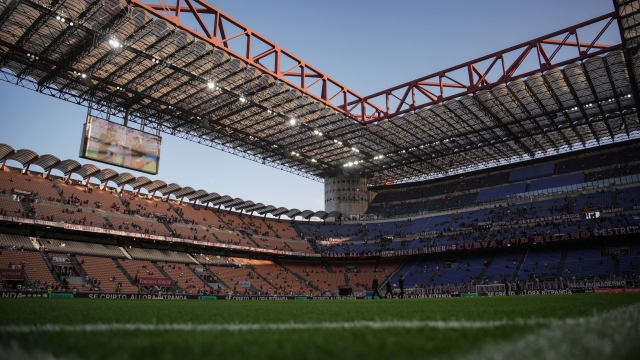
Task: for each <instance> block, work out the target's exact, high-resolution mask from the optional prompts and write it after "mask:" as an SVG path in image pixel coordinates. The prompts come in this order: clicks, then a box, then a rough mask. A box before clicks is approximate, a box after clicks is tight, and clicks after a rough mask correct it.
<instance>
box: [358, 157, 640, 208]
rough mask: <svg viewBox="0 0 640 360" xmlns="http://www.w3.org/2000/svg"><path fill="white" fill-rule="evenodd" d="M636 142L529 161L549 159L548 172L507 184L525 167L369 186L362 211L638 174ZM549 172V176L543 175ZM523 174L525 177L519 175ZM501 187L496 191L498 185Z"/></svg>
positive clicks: (449, 204) (460, 203)
mask: <svg viewBox="0 0 640 360" xmlns="http://www.w3.org/2000/svg"><path fill="white" fill-rule="evenodd" d="M638 162H640V146H638V145H634V146H630V147H626V148H619V149H613V150H608V151H604V152H598V153H596V154H587V155H582V156H576V157H573V158H570V159H566V160H561V161H558V162H557V163H548V164H541V165H533V166H530V167H529V168H530V169H532V170H535V168H536V167H540V166H543V167H544V165H552V168H555V171H552V173H550V174H546V173H541V174H538V175H539V176H538V178H539V179H538V180H536V177H535V176H530V177H522V176H520V177H518V179H521V180H522V182H519V183H515V184H510V181H509V178H510V174H513V173H514V172H526V170H527V169H528V168H518V169H515V170H512V171H500V172H495V173H488V174H482V175H475V176H470V177H464V176H463V177H461V178H459V179H452V180H431V181H429V182H426V183H424V185H418V186H416V185H413V186H407V187H406V188H399V189H393V190H385V189H381V188H378V189H375V188H374V191H378V193H377V195H376V197H375V198H374V199H373V201H372V203H371V204H370V205H369V208H368V210H367V214H371V215H384V216H387V217H397V216H400V215H408V214H425V213H427V212H434V211H441V210H444V209H459V208H464V207H466V206H470V205H473V204H475V203H477V202H482V201H493V200H496V199H498V198H501V197H506V196H510V195H513V194H517V193H522V192H527V191H538V190H545V189H551V188H557V187H562V186H569V185H574V184H580V183H583V182H591V181H598V180H602V179H612V178H617V177H621V176H627V175H634V174H640V164H639V163H638ZM549 175H551V177H548V176H549ZM524 180H529V181H524ZM502 188H504V189H503V190H502V191H501V189H502Z"/></svg>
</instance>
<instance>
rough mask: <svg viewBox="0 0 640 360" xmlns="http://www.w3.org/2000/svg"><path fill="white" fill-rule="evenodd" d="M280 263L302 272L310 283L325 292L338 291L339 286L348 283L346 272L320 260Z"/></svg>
mask: <svg viewBox="0 0 640 360" xmlns="http://www.w3.org/2000/svg"><path fill="white" fill-rule="evenodd" d="M280 263H281V264H282V265H283V266H285V267H286V268H287V269H289V270H291V271H293V272H295V273H297V274H300V275H301V276H302V277H303V278H305V279H307V280H308V281H309V283H310V285H313V286H315V287H317V288H318V289H320V291H321V292H323V293H326V292H330V293H336V292H337V289H338V287H339V286H341V285H346V281H345V277H344V273H339V272H337V271H335V270H333V269H332V268H331V266H329V265H323V264H322V263H320V262H296V261H282V262H280Z"/></svg>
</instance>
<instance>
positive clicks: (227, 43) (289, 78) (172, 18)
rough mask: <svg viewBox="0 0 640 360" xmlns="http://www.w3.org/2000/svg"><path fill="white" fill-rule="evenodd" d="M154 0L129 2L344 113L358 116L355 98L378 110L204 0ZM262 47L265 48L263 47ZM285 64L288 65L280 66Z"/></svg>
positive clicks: (359, 117)
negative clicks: (188, 19) (193, 24)
mask: <svg viewBox="0 0 640 360" xmlns="http://www.w3.org/2000/svg"><path fill="white" fill-rule="evenodd" d="M153 1H154V0H129V3H130V5H131V6H133V7H141V8H144V9H145V10H147V11H148V12H150V13H151V14H153V15H154V16H156V17H158V18H160V19H163V20H165V21H167V22H169V23H171V24H173V25H174V26H175V27H176V28H178V29H182V30H184V31H186V32H188V33H190V34H191V35H193V36H194V37H196V38H198V39H200V40H204V41H207V42H209V43H210V44H211V45H213V46H214V47H217V48H219V49H221V50H224V51H226V52H227V53H229V54H230V55H232V56H233V57H235V58H237V59H240V60H243V61H244V62H246V63H247V64H250V65H252V66H255V67H256V68H258V69H261V70H263V71H264V72H266V73H268V74H270V75H271V76H273V77H275V78H276V79H278V80H280V81H282V82H284V83H286V84H287V85H289V86H291V87H292V88H295V89H297V90H299V91H301V92H302V93H304V94H306V95H308V96H310V97H312V98H314V99H315V100H317V101H320V102H322V103H323V104H325V105H327V106H329V107H331V108H333V109H335V110H337V111H340V112H341V113H343V114H345V115H347V116H350V117H352V118H354V119H358V120H359V119H361V115H360V114H354V113H352V110H353V108H348V107H347V104H348V103H349V102H352V101H357V102H358V103H359V104H360V103H366V104H367V105H368V106H369V107H372V108H375V109H376V110H378V111H381V109H378V108H377V107H376V106H375V105H374V104H369V103H367V102H366V101H363V99H362V96H360V95H358V94H357V93H355V92H354V91H352V90H350V89H348V88H347V87H346V86H344V85H342V84H340V83H339V82H338V81H336V80H335V79H332V78H330V77H329V76H328V75H326V74H324V73H322V72H321V71H319V70H317V69H316V68H314V67H313V66H311V65H309V64H308V63H306V62H305V61H304V60H302V59H300V58H299V57H296V56H295V55H293V53H291V52H289V51H287V50H285V49H283V48H282V47H280V46H279V45H277V44H276V43H274V42H273V41H271V40H269V39H267V38H266V37H264V36H262V35H260V34H258V33H257V32H255V31H253V30H251V29H250V28H249V27H247V26H246V25H244V24H242V23H240V22H239V21H237V20H235V19H234V18H232V17H231V16H229V15H227V14H225V13H223V12H222V11H220V10H218V9H216V8H215V7H213V6H212V5H210V4H208V3H207V2H205V1H202V0H174V1H173V3H174V5H168V4H167V3H166V2H165V1H164V0H157V2H156V3H151V2H153ZM185 14H189V15H190V16H192V17H193V18H195V20H196V22H197V24H198V25H199V28H196V29H194V28H192V27H189V26H187V25H185V24H184V22H181V16H184V15H185ZM233 41H235V43H236V44H238V43H239V44H241V45H240V46H241V47H242V48H243V51H242V53H239V52H237V51H235V50H233V49H232V46H231V42H233ZM265 48H266V50H264V49H265ZM234 49H236V50H237V49H238V46H234ZM256 49H260V50H257V51H260V53H257V54H256V53H255V52H256ZM284 64H294V65H292V66H291V65H284ZM286 66H289V68H286V69H285V68H283V67H286Z"/></svg>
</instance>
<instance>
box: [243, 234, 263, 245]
mask: <svg viewBox="0 0 640 360" xmlns="http://www.w3.org/2000/svg"><path fill="white" fill-rule="evenodd" d="M241 234H243V235H244V236H246V237H247V239H249V241H251V242H252V243H254V244H256V246H257V247H258V248H260V249H261V248H262V246H260V244H258V242H257V241H255V240H254V239H253V238H252V237H251V235H250V234H249V232H247V231H243V232H242V233H241Z"/></svg>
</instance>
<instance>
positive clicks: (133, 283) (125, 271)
mask: <svg viewBox="0 0 640 360" xmlns="http://www.w3.org/2000/svg"><path fill="white" fill-rule="evenodd" d="M111 260H113V263H114V264H116V267H117V268H118V269H120V271H121V272H122V274H123V275H124V277H125V278H127V280H129V282H130V283H131V285H134V286H138V284H137V283H136V281H135V280H134V279H133V278H132V277H131V275H129V273H128V272H127V270H125V269H124V267H122V265H121V264H120V262H119V261H118V259H111Z"/></svg>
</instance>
